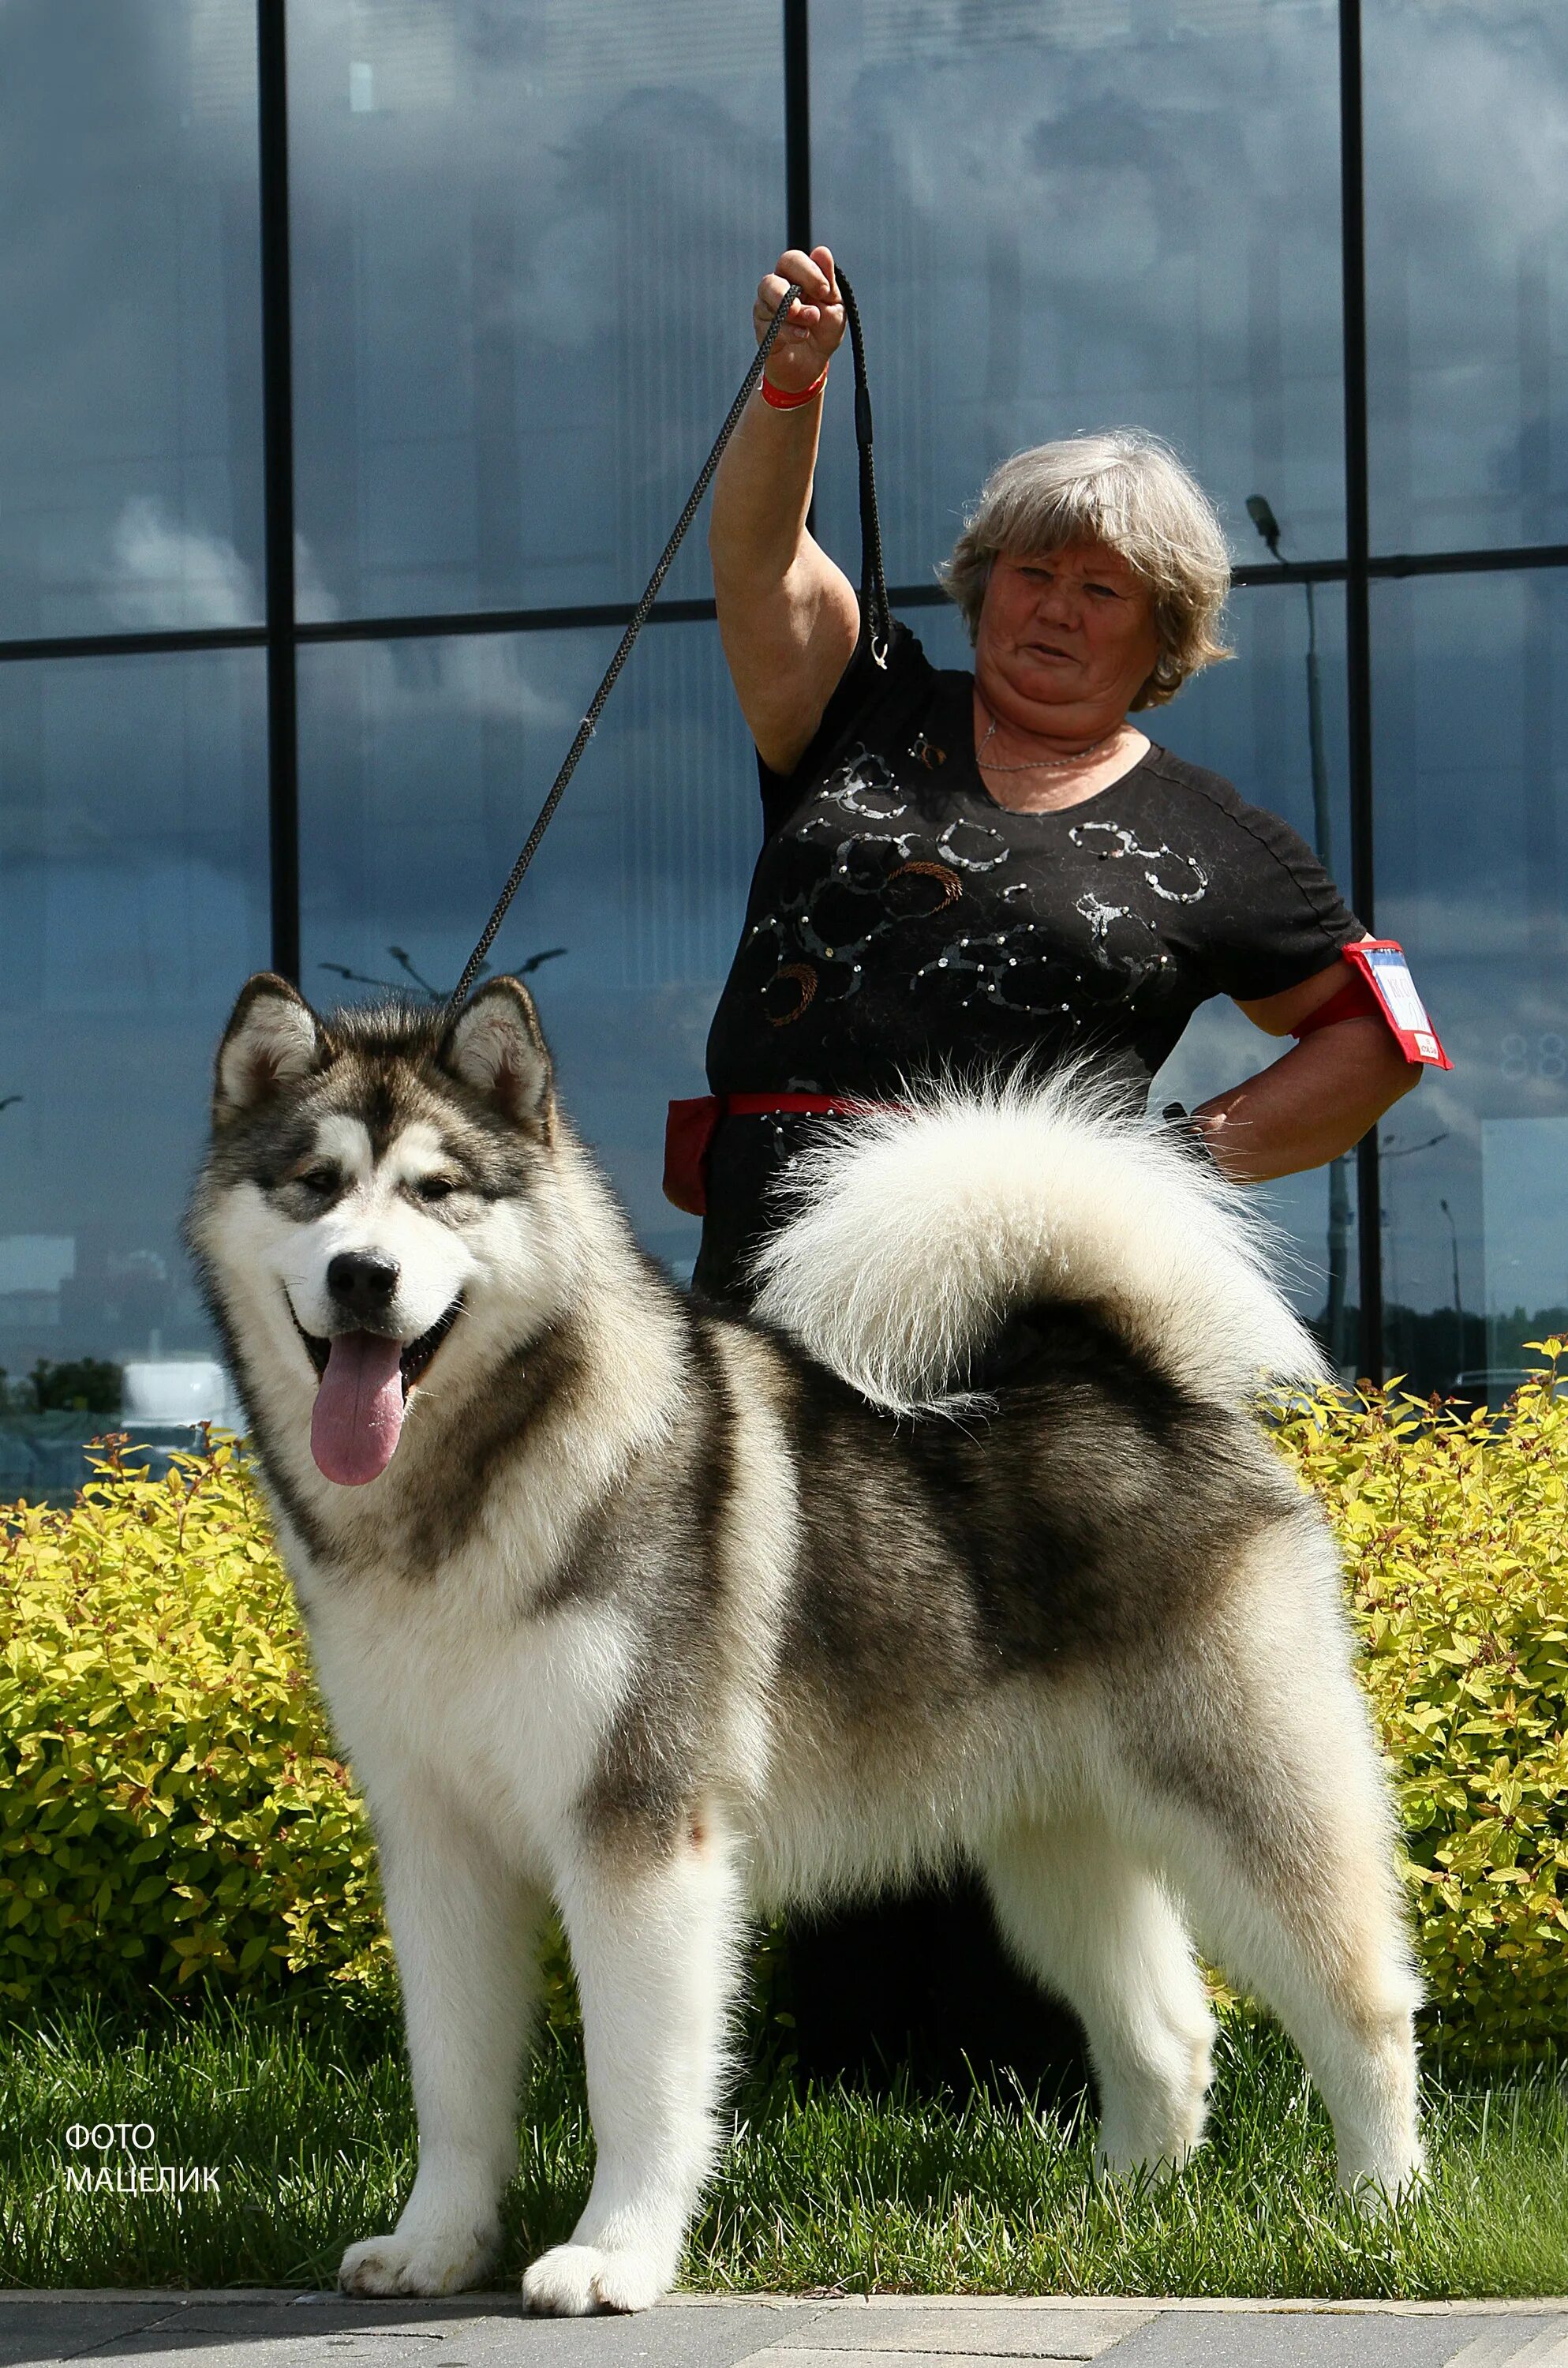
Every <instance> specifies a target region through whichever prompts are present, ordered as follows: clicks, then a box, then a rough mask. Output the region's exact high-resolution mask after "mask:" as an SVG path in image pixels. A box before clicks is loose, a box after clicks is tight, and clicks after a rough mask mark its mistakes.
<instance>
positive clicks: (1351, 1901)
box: [1123, 1541, 1422, 2194]
mask: <svg viewBox="0 0 1568 2368" xmlns="http://www.w3.org/2000/svg"><path fill="white" fill-rule="evenodd" d="M1265 1543H1266V1546H1267V1547H1268V1549H1269V1550H1270V1551H1271V1552H1272V1553H1273V1554H1275V1555H1276V1556H1277V1555H1278V1543H1277V1542H1268V1541H1266V1542H1265ZM1261 1551H1262V1550H1261V1549H1260V1558H1261ZM1314 1552H1315V1553H1316V1554H1317V1555H1318V1556H1319V1557H1320V1558H1321V1562H1320V1567H1319V1568H1318V1569H1316V1570H1314V1569H1313V1567H1312V1562H1311V1561H1310V1560H1309V1561H1307V1562H1306V1565H1305V1567H1304V1568H1302V1567H1301V1565H1297V1566H1296V1567H1295V1568H1294V1569H1292V1568H1291V1566H1290V1563H1289V1562H1286V1563H1284V1564H1283V1565H1282V1566H1280V1567H1279V1568H1278V1571H1277V1573H1276V1575H1275V1577H1274V1580H1273V1582H1272V1583H1270V1581H1269V1579H1268V1578H1267V1577H1265V1579H1264V1582H1263V1583H1262V1584H1260V1585H1259V1586H1258V1587H1257V1589H1256V1594H1255V1595H1254V1596H1253V1598H1252V1600H1250V1601H1249V1602H1247V1603H1246V1604H1245V1607H1244V1615H1243V1616H1242V1617H1241V1618H1239V1619H1238V1620H1237V1621H1236V1622H1235V1623H1234V1625H1233V1628H1232V1629H1231V1632H1230V1634H1229V1636H1228V1638H1226V1639H1225V1640H1224V1643H1223V1645H1221V1648H1220V1649H1218V1650H1216V1651H1215V1652H1214V1653H1213V1654H1212V1655H1211V1656H1210V1660H1209V1664H1208V1667H1207V1669H1206V1671H1202V1672H1200V1671H1199V1669H1197V1668H1188V1669H1187V1670H1186V1671H1185V1672H1182V1671H1180V1670H1179V1668H1176V1665H1173V1668H1175V1676H1174V1681H1167V1682H1165V1683H1164V1684H1162V1685H1161V1686H1160V1687H1159V1688H1158V1689H1153V1688H1151V1689H1150V1690H1149V1691H1147V1693H1146V1694H1145V1695H1144V1696H1143V1698H1142V1702H1129V1703H1127V1704H1126V1705H1124V1708H1125V1711H1126V1713H1127V1714H1128V1716H1129V1717H1130V1721H1131V1725H1132V1727H1133V1728H1134V1729H1135V1730H1136V1731H1137V1732H1138V1736H1139V1740H1138V1745H1137V1748H1136V1753H1135V1756H1134V1757H1133V1758H1132V1759H1131V1760H1130V1762H1129V1765H1128V1768H1127V1771H1126V1779H1125V1782H1126V1792H1125V1794H1124V1796H1123V1797H1124V1798H1125V1799H1126V1800H1127V1801H1128V1802H1129V1803H1131V1801H1133V1800H1135V1799H1139V1798H1141V1799H1142V1816H1141V1818H1140V1828H1141V1832H1140V1838H1141V1839H1142V1842H1143V1844H1144V1846H1145V1847H1146V1848H1148V1849H1149V1850H1150V1851H1151V1854H1153V1855H1156V1856H1157V1858H1158V1860H1159V1861H1160V1862H1162V1863H1163V1864H1164V1865H1165V1868H1166V1870H1167V1871H1168V1873H1169V1875H1170V1877H1171V1880H1172V1882H1173V1884H1174V1886H1175V1888H1176V1890H1177V1891H1178V1892H1179V1893H1180V1894H1181V1896H1183V1898H1184V1899H1185V1901H1186V1903H1187V1906H1188V1907H1189V1909H1190V1911H1191V1914H1192V1918H1193V1925H1194V1930H1196V1932H1197V1934H1198V1937H1199V1941H1200V1942H1201V1943H1202V1945H1203V1947H1204V1948H1205V1949H1206V1950H1207V1951H1209V1952H1211V1953H1212V1954H1213V1955H1214V1956H1215V1957H1216V1958H1217V1959H1218V1961H1219V1963H1220V1964H1221V1965H1223V1967H1224V1968H1225V1970H1226V1972H1227V1973H1228V1974H1229V1975H1231V1977H1232V1979H1233V1980H1234V1981H1236V1982H1238V1983H1240V1984H1241V1985H1243V1986H1244V1987H1247V1988H1250V1989H1253V1990H1256V1992H1257V1994H1258V1995H1259V1996H1260V1997H1261V1998H1264V2000H1265V2001H1266V2002H1267V2004H1268V2005H1269V2006H1270V2007H1272V2008H1273V2009H1274V2011H1275V2012H1276V2013H1277V2014H1278V2017H1279V2020H1280V2021H1281V2022H1282V2023H1283V2024H1284V2025H1285V2028H1286V2030H1287V2031H1288V2032H1290V2036H1291V2038H1292V2039H1293V2040H1294V2041H1295V2043H1296V2044H1297V2046H1298V2047H1299V2048H1300V2049H1301V2054H1302V2055H1303V2056H1304V2057H1305V2059H1306V2063H1307V2068H1308V2070H1309V2071H1310V2072H1311V2074H1312V2078H1313V2079H1314V2080H1315V2081H1316V2083H1317V2086H1318V2088H1319V2089H1320V2090H1321V2092H1322V2094H1323V2098H1324V2103H1325V2104H1326V2105H1327V2107H1328V2109H1329V2112H1330V2113H1331V2114H1332V2115H1333V2117H1334V2128H1335V2141H1336V2144H1337V2147H1338V2156H1339V2177H1340V2180H1341V2182H1342V2184H1343V2185H1345V2186H1346V2187H1350V2188H1354V2187H1356V2186H1357V2185H1358V2184H1359V2183H1361V2182H1363V2181H1369V2182H1371V2183H1372V2185H1373V2186H1374V2187H1376V2188H1381V2189H1382V2190H1384V2191H1386V2192H1388V2193H1390V2194H1394V2193H1397V2192H1399V2191H1401V2190H1402V2189H1403V2188H1406V2187H1408V2186H1410V2185H1411V2184H1413V2183H1414V2181H1415V2180H1417V2179H1418V2178H1419V2176H1420V2173H1421V2168H1422V2153H1421V2143H1420V2137H1419V2134H1418V2131H1417V2126H1416V2066H1415V2036H1414V2031H1413V2016H1414V2012H1415V2006H1416V2004H1417V2001H1418V1999H1419V1996H1420V1987H1419V1984H1418V1982H1417V1980H1416V1977H1415V1970H1414V1967H1413V1964H1412V1962H1411V1955H1410V1948H1409V1942H1408V1940H1407V1937H1406V1931H1405V1923H1404V1915H1403V1899H1402V1897H1401V1895H1400V1888H1399V1882H1398V1877H1397V1874H1396V1872H1395V1867H1394V1856H1393V1821H1392V1813H1391V1807H1390V1803H1389V1797H1388V1790H1387V1785H1386V1782H1385V1780H1384V1777H1383V1773H1382V1770H1381V1763H1380V1761H1379V1759H1378V1755H1377V1751H1376V1748H1375V1746H1374V1743H1373V1739H1372V1735H1371V1729H1370V1724H1369V1719H1368V1715H1367V1711H1366V1707H1365V1705H1364V1703H1363V1702H1362V1701H1361V1698H1360V1695H1359V1693H1358V1690H1357V1687H1356V1684H1355V1681H1354V1679H1353V1678H1352V1676H1351V1674H1350V1669H1349V1667H1348V1655H1347V1651H1346V1642H1345V1638H1344V1634H1343V1630H1342V1627H1341V1623H1340V1619H1339V1614H1338V1608H1337V1600H1336V1598H1337V1590H1338V1584H1339V1582H1338V1574H1337V1568H1336V1567H1335V1565H1334V1564H1333V1557H1332V1554H1331V1551H1330V1549H1329V1548H1328V1546H1327V1543H1326V1541H1324V1542H1323V1543H1320V1544H1319V1545H1318V1547H1317V1548H1315V1549H1314ZM1151 1780H1153V1783H1151Z"/></svg>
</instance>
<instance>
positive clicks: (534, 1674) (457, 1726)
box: [310, 1573, 629, 1870]
mask: <svg viewBox="0 0 1568 2368" xmlns="http://www.w3.org/2000/svg"><path fill="white" fill-rule="evenodd" d="M310 1631H311V1641H312V1648H313V1651H314V1655H315V1658H316V1663H317V1666H318V1668H319V1670H320V1674H321V1679H322V1684H323V1687H324V1691H325V1693H326V1697H327V1701H328V1702H329V1704H330V1707H331V1711H332V1715H333V1720H334V1723H335V1727H336V1729H337V1732H338V1734H339V1736H340V1737H341V1740H342V1742H343V1744H344V1747H345V1748H346V1749H347V1753H348V1756H349V1759H350V1761H351V1762H352V1764H353V1767H354V1770H355V1774H356V1777H357V1779H358V1782H359V1784H360V1785H361V1787H362V1789H363V1790H364V1791H365V1793H366V1794H367V1796H368V1797H369V1803H370V1807H371V1810H372V1813H374V1811H375V1810H376V1807H377V1804H378V1799H379V1798H386V1799H388V1800H389V1801H391V1800H392V1799H394V1798H395V1799H397V1800H399V1801H403V1802H410V1803H414V1802H417V1801H420V1800H425V1801H428V1802H431V1803H434V1802H437V1801H444V1802H445V1803H447V1804H449V1806H451V1807H460V1808H461V1809H462V1810H463V1811H465V1812H466V1813H467V1815H468V1816H470V1817H472V1819H473V1820H474V1822H475V1823H476V1824H477V1825H479V1826H481V1827H483V1830H484V1831H485V1832H486V1833H488V1834H490V1835H491V1836H492V1837H493V1838H494V1839H495V1841H496V1843H497V1846H498V1847H499V1848H500V1849H501V1850H502V1852H503V1854H504V1855H505V1856H506V1857H507V1858H509V1859H515V1860H516V1861H517V1862H518V1863H519V1864H527V1865H528V1866H529V1867H530V1868H531V1869H536V1870H537V1869H539V1868H540V1867H541V1866H545V1867H547V1866H548V1865H549V1864H550V1863H551V1861H552V1860H553V1859H554V1858H555V1856H556V1854H557V1850H558V1849H559V1846H560V1844H561V1841H562V1837H563V1832H564V1828H565V1826H566V1821H567V1820H568V1819H569V1817H570V1816H571V1812H572V1810H573V1808H574V1805H575V1804H576V1803H577V1801H578V1800H579V1799H580V1798H581V1796H582V1793H583V1792H584V1789H585V1786H586V1784H587V1783H588V1782H589V1781H590V1779H591V1777H592V1775H593V1773H594V1770H595V1769H596V1767H597V1763H598V1760H599V1758H600V1755H601V1753H602V1751H603V1748H604V1744H605V1739H606V1736H607V1734H608V1729H609V1726H610V1725H611V1722H612V1721H613V1719H614V1717H615V1714H616V1712H617V1710H618V1708H619V1704H620V1702H622V1700H623V1699H624V1696H625V1691H626V1684H627V1676H628V1662H629V1654H628V1649H627V1639H626V1636H625V1633H624V1629H623V1625H622V1623H621V1622H620V1621H619V1619H618V1617H617V1616H616V1614H615V1613H614V1611H611V1610H609V1609H608V1608H607V1607H605V1606H602V1605H569V1606H566V1607H564V1608H562V1609H561V1610H559V1611H549V1612H546V1613H543V1614H542V1615H538V1616H527V1615H521V1614H519V1613H518V1612H517V1611H516V1610H513V1611H510V1612H509V1613H506V1612H503V1611H499V1610H498V1609H497V1608H496V1607H494V1605H492V1604H488V1603H486V1602H485V1601H484V1600H483V1593H482V1591H481V1590H479V1589H477V1588H465V1587H462V1586H460V1585H458V1584H456V1583H455V1574H452V1573H445V1574H443V1576H442V1578H441V1579H440V1580H439V1581H438V1582H437V1583H435V1584H434V1585H432V1587H431V1588H429V1590H428V1591H426V1592H424V1593H421V1592H419V1591H416V1590H413V1589H410V1588H406V1587H402V1586H395V1587H394V1586H389V1587H387V1588H365V1589H363V1591H358V1590H355V1591H350V1590H344V1589H338V1588H330V1587H329V1588H324V1589H323V1590H322V1591H321V1594H320V1595H319V1596H314V1597H313V1600H312V1607H311V1611H310Z"/></svg>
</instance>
